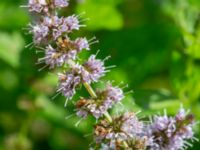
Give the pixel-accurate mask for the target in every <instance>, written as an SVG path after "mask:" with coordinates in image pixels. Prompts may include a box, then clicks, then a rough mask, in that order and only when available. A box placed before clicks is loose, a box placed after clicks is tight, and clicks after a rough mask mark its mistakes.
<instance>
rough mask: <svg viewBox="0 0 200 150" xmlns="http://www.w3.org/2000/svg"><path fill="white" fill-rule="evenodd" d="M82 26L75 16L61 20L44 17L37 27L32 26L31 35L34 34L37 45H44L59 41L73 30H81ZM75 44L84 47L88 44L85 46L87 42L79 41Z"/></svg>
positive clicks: (54, 17) (56, 17) (55, 17)
mask: <svg viewBox="0 0 200 150" xmlns="http://www.w3.org/2000/svg"><path fill="white" fill-rule="evenodd" d="M81 26H82V25H80V24H79V20H78V17H77V16H75V15H72V16H69V17H61V18H59V17H58V16H54V15H53V16H51V17H49V16H44V17H42V18H41V20H40V21H39V22H38V23H37V24H36V25H30V28H31V29H30V33H32V34H33V41H34V43H35V44H41V43H42V44H44V43H48V42H49V41H51V40H57V39H58V38H59V37H61V36H62V35H67V33H71V32H72V31H73V30H79V28H80V27H81ZM73 44H74V45H77V46H82V45H86V44H87V42H86V44H85V40H84V41H83V39H81V40H80V39H79V40H78V39H77V40H76V41H75V42H74V43H73ZM80 48H81V47H80ZM87 48H88V47H87Z"/></svg>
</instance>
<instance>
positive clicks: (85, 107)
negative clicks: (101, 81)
mask: <svg viewBox="0 0 200 150" xmlns="http://www.w3.org/2000/svg"><path fill="white" fill-rule="evenodd" d="M96 93H97V97H96V98H95V99H88V100H85V99H81V100H79V101H78V102H77V104H76V107H77V115H78V116H80V117H83V118H86V117H87V115H88V114H89V113H90V114H92V115H93V116H94V117H95V118H97V119H98V118H100V117H102V116H103V114H104V113H105V112H106V111H107V110H108V109H110V108H112V107H113V106H114V104H117V103H118V102H120V101H121V100H122V99H123V98H124V94H123V91H122V90H121V89H120V88H119V87H113V86H112V85H111V84H110V83H107V86H106V88H105V89H104V90H102V91H101V90H98V91H97V92H96Z"/></svg>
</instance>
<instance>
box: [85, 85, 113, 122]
mask: <svg viewBox="0 0 200 150" xmlns="http://www.w3.org/2000/svg"><path fill="white" fill-rule="evenodd" d="M83 85H84V86H85V88H86V89H87V91H88V92H89V94H90V95H91V96H92V98H94V99H96V98H97V95H96V93H95V92H94V90H93V89H92V87H91V86H90V84H88V83H87V82H84V83H83ZM104 116H105V117H106V119H107V120H108V121H109V122H112V117H111V116H110V114H109V113H108V112H107V111H106V112H105V113H104Z"/></svg>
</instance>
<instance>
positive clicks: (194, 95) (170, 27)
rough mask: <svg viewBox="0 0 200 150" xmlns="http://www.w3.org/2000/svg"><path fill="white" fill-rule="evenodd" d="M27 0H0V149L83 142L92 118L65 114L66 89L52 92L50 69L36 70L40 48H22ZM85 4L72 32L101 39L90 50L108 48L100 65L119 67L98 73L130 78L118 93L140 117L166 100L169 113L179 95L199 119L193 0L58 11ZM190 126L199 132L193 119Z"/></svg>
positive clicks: (75, 2) (76, 146)
mask: <svg viewBox="0 0 200 150" xmlns="http://www.w3.org/2000/svg"><path fill="white" fill-rule="evenodd" d="M26 3H27V1H25V0H1V1H0V150H43V149H45V150H84V149H88V147H89V146H88V145H89V144H91V141H92V136H91V133H92V129H93V123H94V122H95V120H94V119H93V118H89V119H87V120H84V121H82V122H81V124H80V125H79V126H78V127H75V124H76V122H77V121H79V120H80V118H77V117H75V116H73V117H71V118H70V119H65V117H66V116H69V115H71V114H73V113H74V111H73V110H74V106H73V103H69V104H68V107H67V108H64V101H65V99H64V97H62V96H58V97H57V98H56V99H55V100H52V97H53V96H54V95H55V88H56V84H57V78H56V75H55V74H54V73H50V72H49V71H48V69H47V70H43V71H42V72H39V71H38V69H39V68H41V66H37V65H35V63H36V61H37V58H38V57H41V55H38V54H36V52H35V49H34V48H33V49H30V50H29V49H26V48H24V47H25V45H27V44H28V43H30V42H31V39H32V37H31V35H27V34H26V33H27V31H25V30H23V29H22V28H24V27H26V25H27V24H28V23H29V22H30V21H31V20H33V17H31V16H30V15H29V13H28V11H27V10H26V9H23V8H20V7H19V6H20V5H24V4H26ZM83 11H84V12H86V15H84V16H83V17H84V18H90V20H89V21H87V22H86V24H87V27H86V28H83V29H82V30H81V31H79V32H76V33H74V36H86V37H88V38H91V37H93V36H94V35H95V36H96V37H97V38H98V39H99V40H100V43H99V44H98V45H94V46H93V47H92V51H91V53H96V51H97V50H98V49H100V50H101V51H100V54H99V55H98V56H99V57H100V58H105V57H106V56H107V55H111V56H112V58H111V59H110V60H109V61H107V62H106V65H113V64H115V65H117V67H116V68H114V69H112V71H111V72H110V73H108V75H107V76H106V77H105V78H103V81H104V80H116V83H120V82H121V81H124V82H125V83H128V84H129V88H128V89H126V91H127V92H128V91H129V90H131V89H133V90H134V92H133V93H132V94H127V97H126V99H125V100H124V101H123V104H124V105H126V107H127V109H128V110H132V111H138V110H142V113H141V114H140V116H141V117H142V116H147V115H152V114H154V113H157V112H161V113H162V110H163V109H164V108H167V109H168V114H171V115H173V114H175V112H176V110H177V109H178V108H179V106H180V103H182V104H183V105H184V106H185V107H186V108H189V109H191V111H192V112H193V113H194V114H195V116H196V119H197V120H199V119H200V1H199V0H71V3H70V7H68V8H66V9H64V10H62V11H61V12H60V14H62V15H65V16H67V15H71V14H72V13H77V14H79V13H81V12H83ZM82 55H83V57H87V56H89V53H87V52H85V53H84V54H82ZM79 93H80V95H87V94H86V93H85V91H84V89H81V90H80V92H79ZM80 95H78V94H77V95H76V97H75V98H74V100H77V99H78V97H79V96H80ZM120 109H121V107H120V106H116V108H115V109H114V111H113V113H114V112H115V111H117V110H120ZM195 131H196V136H197V138H199V137H200V134H199V131H200V127H199V125H197V126H196V129H195ZM190 149H191V150H199V149H200V144H199V143H194V146H193V148H190Z"/></svg>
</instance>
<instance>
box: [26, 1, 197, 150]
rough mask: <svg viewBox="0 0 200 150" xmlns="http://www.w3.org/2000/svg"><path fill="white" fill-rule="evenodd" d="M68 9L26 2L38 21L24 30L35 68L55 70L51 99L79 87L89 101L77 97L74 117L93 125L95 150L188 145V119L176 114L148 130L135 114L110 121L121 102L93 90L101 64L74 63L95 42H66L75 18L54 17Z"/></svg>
mask: <svg viewBox="0 0 200 150" xmlns="http://www.w3.org/2000/svg"><path fill="white" fill-rule="evenodd" d="M67 6H68V0H29V3H28V5H27V7H28V8H29V11H30V12H31V13H34V14H35V15H36V16H37V17H38V18H37V19H36V22H35V23H33V24H31V25H30V31H29V32H30V33H31V34H32V35H33V43H34V45H37V48H40V49H41V50H43V52H44V57H43V58H39V59H38V64H41V63H44V64H46V65H45V67H46V66H48V67H49V69H55V68H59V69H58V70H59V73H58V87H57V91H56V92H57V93H58V94H60V93H61V94H62V95H64V96H65V97H66V98H67V100H68V99H70V100H71V99H72V98H73V96H74V95H75V94H76V91H77V88H78V87H80V86H81V85H83V86H84V87H85V88H86V90H87V91H88V93H89V94H90V96H89V98H84V97H81V98H80V100H79V101H77V102H75V107H76V114H77V116H79V117H82V118H86V117H87V116H88V115H92V116H93V117H94V118H96V120H97V123H96V125H95V129H94V141H95V143H96V144H97V145H96V147H99V149H102V150H110V149H117V150H123V149H126V150H145V149H146V150H179V149H184V148H186V147H187V146H188V145H189V143H187V142H186V140H188V139H194V136H193V131H192V127H193V124H194V120H193V116H192V115H190V114H188V113H187V112H185V110H184V109H180V111H179V113H178V114H177V115H176V116H175V117H174V118H173V117H168V116H167V115H165V116H155V117H154V118H153V121H152V122H151V124H145V123H144V122H143V121H140V120H139V119H138V117H137V116H136V114H135V113H131V112H126V113H124V114H121V115H120V116H116V117H112V116H110V114H109V113H108V111H109V110H110V109H111V108H113V107H114V106H115V105H116V104H118V103H120V102H121V101H122V100H123V99H124V97H125V96H124V92H123V90H122V88H120V87H118V86H113V85H112V84H111V82H109V81H107V82H106V83H105V88H104V89H97V90H93V88H92V84H93V83H96V82H98V81H99V80H100V79H101V78H102V77H103V76H105V74H106V72H108V71H109V70H107V69H108V67H105V64H104V61H105V59H104V60H101V59H97V58H96V57H97V56H96V55H91V56H90V57H89V58H88V59H87V60H86V61H85V60H83V61H82V60H81V59H79V53H80V52H82V51H83V50H87V51H88V50H90V45H91V44H94V43H97V41H94V40H96V39H95V38H92V39H91V40H87V39H86V38H85V37H84V38H83V37H79V38H76V39H72V38H71V37H70V34H69V33H72V32H73V31H74V30H79V29H80V27H82V26H84V25H81V24H80V21H79V19H80V16H76V15H72V16H69V17H59V16H58V12H57V10H59V9H60V8H63V7H67Z"/></svg>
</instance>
